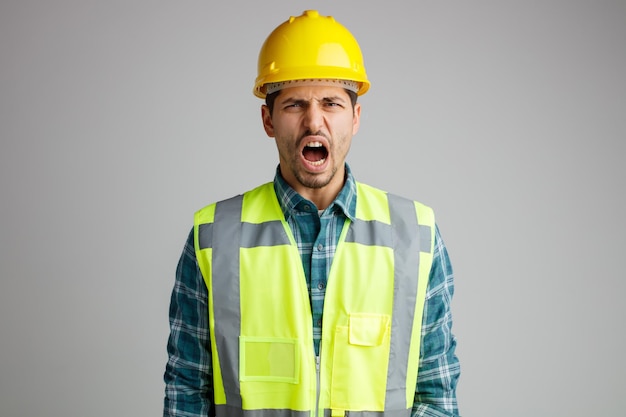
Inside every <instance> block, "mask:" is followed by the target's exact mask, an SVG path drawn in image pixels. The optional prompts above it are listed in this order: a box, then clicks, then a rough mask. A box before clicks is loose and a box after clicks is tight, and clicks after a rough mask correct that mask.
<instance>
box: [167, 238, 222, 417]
mask: <svg viewBox="0 0 626 417" xmlns="http://www.w3.org/2000/svg"><path fill="white" fill-rule="evenodd" d="M207 299H208V292H207V288H206V285H205V283H204V279H203V278H202V273H201V272H200V269H199V267H198V263H197V261H196V254H195V250H194V244H193V230H192V231H191V233H190V234H189V238H188V239H187V242H186V244H185V248H184V250H183V253H182V255H181V257H180V260H179V262H178V267H177V268H176V282H175V284H174V289H173V291H172V298H171V302H170V312H169V315H170V336H169V340H168V343H167V352H168V355H169V360H168V362H167V365H166V368H165V376H164V379H165V404H164V408H163V416H164V417H183V416H184V417H196V416H203V417H206V416H208V415H209V412H210V411H211V401H212V398H213V394H212V391H213V384H212V382H213V381H212V375H211V343H210V339H209V326H208V307H207Z"/></svg>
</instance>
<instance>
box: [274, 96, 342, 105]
mask: <svg viewBox="0 0 626 417" xmlns="http://www.w3.org/2000/svg"><path fill="white" fill-rule="evenodd" d="M309 101H310V100H307V99H303V98H296V97H287V98H285V99H284V100H281V101H280V104H281V105H284V104H287V103H300V104H304V103H308V102H309ZM319 101H320V102H323V103H333V102H335V103H336V102H340V103H342V104H345V103H347V101H346V100H345V99H344V98H343V97H341V96H329V97H322V98H321V99H320V100H319Z"/></svg>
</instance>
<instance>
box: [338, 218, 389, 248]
mask: <svg viewBox="0 0 626 417" xmlns="http://www.w3.org/2000/svg"><path fill="white" fill-rule="evenodd" d="M346 242H351V243H360V244H362V245H368V246H384V247H388V248H390V247H392V244H393V241H392V232H391V226H389V225H388V224H385V223H381V222H379V221H376V220H359V219H356V220H355V221H354V222H353V223H352V224H350V228H349V229H348V233H347V234H346Z"/></svg>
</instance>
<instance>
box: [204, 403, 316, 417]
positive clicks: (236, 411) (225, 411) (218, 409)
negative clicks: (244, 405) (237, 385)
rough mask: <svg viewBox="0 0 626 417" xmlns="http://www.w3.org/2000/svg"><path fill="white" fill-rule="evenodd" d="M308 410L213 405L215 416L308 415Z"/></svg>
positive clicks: (309, 413)
mask: <svg viewBox="0 0 626 417" xmlns="http://www.w3.org/2000/svg"><path fill="white" fill-rule="evenodd" d="M310 415H311V412H310V411H295V410H288V409H263V410H242V409H241V407H239V408H237V407H231V406H228V405H221V404H220V405H215V417H309V416H310Z"/></svg>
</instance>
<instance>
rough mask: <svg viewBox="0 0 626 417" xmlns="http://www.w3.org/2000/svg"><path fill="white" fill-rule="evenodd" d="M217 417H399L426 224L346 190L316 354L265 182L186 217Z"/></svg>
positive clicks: (305, 303)
mask: <svg viewBox="0 0 626 417" xmlns="http://www.w3.org/2000/svg"><path fill="white" fill-rule="evenodd" d="M194 224H195V227H194V230H195V248H196V256H197V259H198V264H199V266H200V269H201V271H202V274H203V277H204V280H205V282H206V285H207V288H208V291H209V298H208V302H209V307H208V310H209V311H208V314H209V327H210V336H211V351H212V360H213V363H212V365H213V394H214V399H213V400H214V405H215V411H216V415H217V417H226V416H237V417H270V416H280V417H324V416H326V417H328V416H339V415H341V416H344V415H348V416H359V417H374V416H376V417H380V416H393V417H396V416H397V417H400V416H402V417H408V416H409V415H410V411H411V407H412V405H413V400H414V395H415V385H416V381H417V371H418V369H417V368H418V363H419V350H420V329H421V323H422V312H423V308H424V300H425V293H426V286H427V283H428V277H429V272H430V268H431V264H432V254H433V244H434V231H435V221H434V215H433V212H432V210H431V209H430V208H429V207H427V206H424V205H422V204H420V203H418V202H414V201H410V200H406V199H403V198H401V197H397V196H394V195H391V194H387V193H385V192H383V191H380V190H377V189H375V188H372V187H370V186H367V185H364V184H361V183H357V206H356V220H355V221H354V222H352V221H350V220H349V219H348V220H346V222H345V224H344V226H343V230H342V233H341V237H340V239H339V244H338V246H337V250H336V252H335V257H334V259H333V261H332V266H331V268H330V273H329V277H328V284H327V288H326V295H325V300H324V312H323V314H324V315H323V317H324V320H323V324H322V341H321V349H320V356H319V358H316V356H315V352H314V349H313V330H312V315H311V306H310V300H309V295H308V290H307V286H306V278H305V276H304V269H303V267H302V262H301V258H300V255H299V252H298V248H297V246H296V244H295V241H294V238H293V235H292V233H291V230H290V228H289V225H288V224H287V222H286V221H285V218H284V215H283V213H282V210H281V208H280V205H279V203H278V200H277V198H276V194H275V191H274V188H273V184H272V183H267V184H265V185H262V186H260V187H258V188H256V189H254V190H252V191H248V192H246V193H245V194H243V195H239V196H237V197H233V198H231V199H228V200H224V201H221V202H218V203H216V204H212V205H209V206H207V207H205V208H203V209H201V210H200V211H198V212H197V213H196V215H195V222H194Z"/></svg>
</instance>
